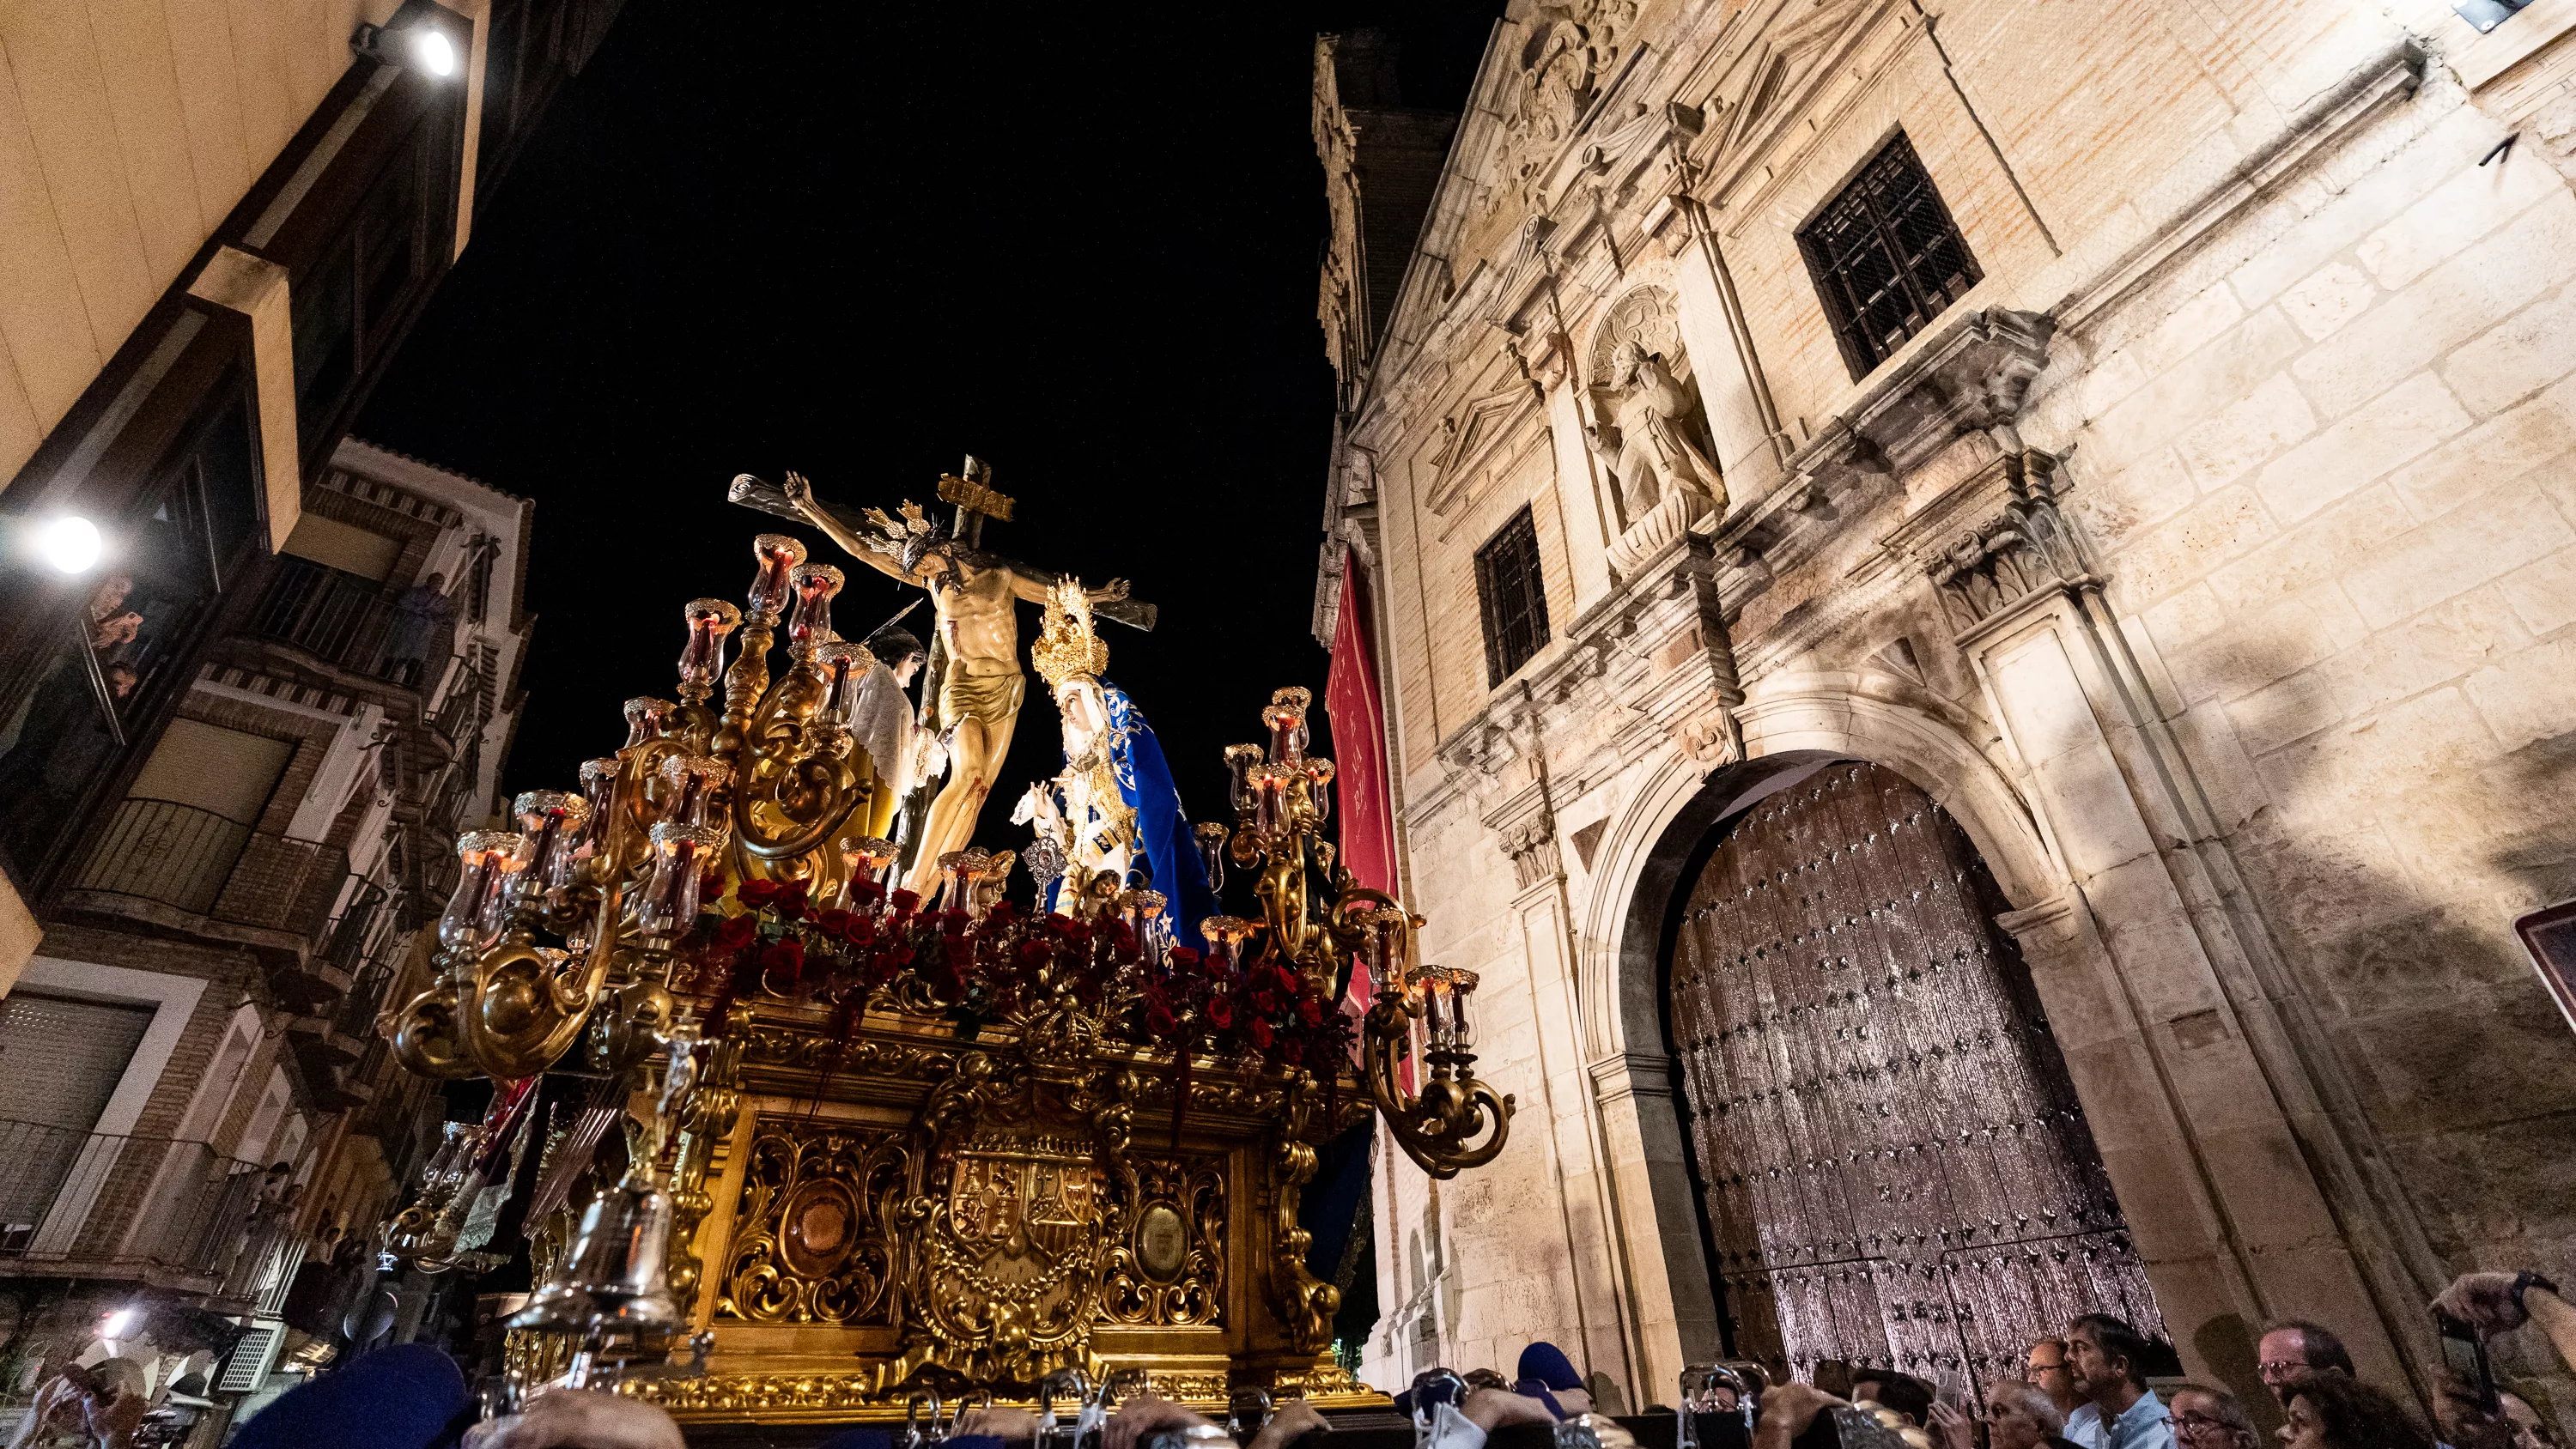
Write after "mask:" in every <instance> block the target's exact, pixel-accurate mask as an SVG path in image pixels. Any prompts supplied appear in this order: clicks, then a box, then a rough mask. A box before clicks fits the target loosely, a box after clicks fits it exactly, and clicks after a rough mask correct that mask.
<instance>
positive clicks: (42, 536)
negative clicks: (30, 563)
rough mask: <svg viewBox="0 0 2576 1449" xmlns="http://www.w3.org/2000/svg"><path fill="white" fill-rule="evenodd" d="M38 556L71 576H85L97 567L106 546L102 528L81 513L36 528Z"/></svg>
mask: <svg viewBox="0 0 2576 1449" xmlns="http://www.w3.org/2000/svg"><path fill="white" fill-rule="evenodd" d="M35 542H36V557H38V558H40V559H43V560H44V561H45V562H46V563H47V564H49V565H51V566H52V567H53V568H55V569H56V570H58V571H60V572H62V573H67V574H85V573H88V572H89V571H90V569H91V568H93V567H94V566H96V565H97V563H98V556H99V554H100V553H101V552H102V551H104V549H105V547H106V545H105V544H104V543H102V542H101V541H100V539H99V536H98V525H97V524H95V523H92V522H90V521H89V520H88V519H86V518H83V517H81V516H80V515H79V514H77V513H67V514H64V515H63V516H62V517H60V518H56V519H52V520H50V521H48V522H45V523H40V524H38V525H36V538H35Z"/></svg>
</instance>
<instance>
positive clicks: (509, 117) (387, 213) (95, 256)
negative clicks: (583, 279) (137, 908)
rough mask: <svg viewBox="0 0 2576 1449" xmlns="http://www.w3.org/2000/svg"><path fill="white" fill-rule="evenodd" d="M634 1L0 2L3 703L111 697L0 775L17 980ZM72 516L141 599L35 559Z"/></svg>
mask: <svg viewBox="0 0 2576 1449" xmlns="http://www.w3.org/2000/svg"><path fill="white" fill-rule="evenodd" d="M616 13H617V3H616V0H463V3H459V4H457V5H454V6H442V5H437V4H432V3H429V0H401V3H399V4H395V3H389V0H370V3H364V4H361V3H356V0H337V3H332V4H327V5H318V6H316V5H301V4H287V3H283V0H255V3H248V4H244V5H237V6H227V7H223V8H220V9H195V10H189V9H182V10H169V9H167V8H166V7H162V6H156V5H144V4H122V3H119V4H112V5H109V6H107V7H105V8H103V9H102V8H100V7H95V6H92V7H83V6H78V5H61V4H40V5H33V6H24V7H19V8H16V9H13V10H12V11H11V12H10V13H9V14H8V15H7V16H6V17H0V194H5V195H6V197H7V202H6V204H5V205H0V299H5V300H0V717H6V718H14V717H17V716H19V715H21V714H23V712H24V710H25V709H26V708H27V706H28V702H29V700H30V699H31V698H32V697H33V696H35V695H36V694H37V693H39V692H41V691H43V690H44V689H46V688H47V686H48V685H49V684H50V683H55V682H58V681H59V680H60V679H61V678H62V676H63V674H64V673H65V671H67V670H74V671H79V670H88V671H91V672H92V673H93V675H94V677H93V679H92V689H93V692H94V693H95V694H96V695H97V696H98V698H99V699H100V700H102V701H105V702H107V703H108V705H110V706H112V707H109V708H106V709H105V710H104V713H105V714H107V715H110V716H112V718H110V719H106V720H103V721H102V728H101V730H100V731H98V732H95V733H83V734H82V735H81V736H79V737H78V738H76V739H74V740H72V741H70V742H69V743H68V744H67V745H66V746H65V748H64V749H63V750H62V751H61V752H60V753H59V755H58V757H57V758H56V760H55V761H54V762H53V766H52V768H51V769H50V770H49V772H48V776H49V778H48V780H47V784H46V789H45V790H44V791H43V793H42V796H41V805H40V808H26V807H25V806H24V805H23V804H22V802H21V801H18V800H12V799H7V798H0V825H6V826H8V831H7V833H8V836H9V839H8V840H7V842H6V848H5V849H0V992H5V991H6V990H7V989H8V984H9V982H10V981H12V980H13V979H14V978H15V976H16V973H17V971H18V970H19V968H20V966H21V965H22V964H23V963H24V962H26V961H27V960H28V959H29V958H30V957H31V956H32V955H33V954H34V952H35V950H36V941H37V937H38V936H39V934H41V932H42V931H43V929H44V927H45V925H46V923H48V922H49V921H50V920H51V919H52V918H53V914H54V910H55V906H56V903H57V901H58V900H59V898H60V896H61V894H62V893H63V892H64V891H65V890H66V889H68V888H69V887H68V877H69V874H70V873H71V872H73V871H75V870H76V869H77V868H78V863H79V862H81V861H83V860H85V859H87V858H88V856H89V853H90V850H91V848H92V846H93V845H94V844H95V842H96V838H97V832H98V831H100V830H103V829H106V828H109V822H108V820H107V816H108V815H109V814H111V813H112V812H111V810H110V809H109V807H111V806H113V804H114V802H115V801H117V800H118V799H120V798H121V797H122V796H123V795H124V794H125V792H126V789H127V786H128V784H129V782H130V780H131V778H132V776H133V772H134V771H136V770H138V769H140V768H142V765H143V762H144V760H145V759H146V758H147V757H148V756H149V755H150V753H151V751H152V749H153V747H154V745H155V742H156V741H157V740H158V738H159V735H160V732H161V729H162V728H163V726H164V725H165V724H166V723H167V721H168V720H170V719H171V718H172V717H173V716H174V715H175V714H176V712H177V710H178V707H179V704H180V701H181V700H182V699H183V698H185V697H186V696H187V694H188V693H189V691H190V690H191V689H192V688H193V681H194V680H195V679H196V678H197V677H198V674H199V666H200V665H201V664H202V662H203V660H204V658H205V656H206V653H207V651H208V650H210V649H212V648H213V647H215V644H216V641H218V640H219V639H221V638H223V637H225V636H226V635H227V634H229V633H231V632H234V631H235V630H236V629H237V627H238V626H239V625H240V622H241V619H240V612H241V611H242V610H245V609H247V608H249V607H250V604H251V601H252V599H253V598H254V596H256V595H257V594H258V593H259V592H260V591H261V590H262V589H263V588H264V587H265V583H264V579H265V577H266V575H267V572H268V571H269V570H270V568H271V567H272V556H273V555H274V554H275V553H276V552H277V551H278V550H279V549H280V548H282V547H283V546H284V545H285V542H286V540H287V539H288V538H289V537H290V536H291V535H292V534H293V533H294V531H295V529H296V525H297V521H298V518H299V515H300V510H301V507H302V500H303V498H304V497H305V496H306V493H307V492H308V491H309V489H310V488H311V487H312V486H313V485H315V484H317V483H319V482H321V481H322V480H323V478H324V477H325V476H326V473H327V471H328V470H329V468H330V466H331V463H332V459H333V457H334V454H335V450H336V449H337V447H338V445H339V443H340V440H341V439H342V438H343V437H344V436H345V435H346V434H347V432H348V429H349V426H350V423H351V421H352V420H353V419H354V418H355V417H356V415H357V412H358V410H359V408H360V406H361V405H362V404H363V403H364V402H365V400H366V397H367V394H368V392H369V391H370V389H372V388H373V386H374V385H375V383H376V381H377V380H378V379H379V378H381V377H382V376H383V375H384V373H385V371H386V369H387V367H388V365H389V364H390V362H391V360H392V358H393V356H394V353H395V351H396V350H397V349H398V348H399V347H400V345H401V342H402V339H403V337H404V336H405V334H406V333H407V331H408V330H409V328H410V327H411V325H412V323H413V322H414V320H415V319H417V318H418V316H419V315H420V312H421V309H422V308H423V307H424V306H425V305H426V304H427V302H428V299H429V296H430V294H431V293H432V292H433V291H434V290H435V289H436V287H437V285H438V282H439V281H440V279H441V278H443V277H444V276H445V275H446V272H447V269H448V268H449V267H450V266H451V265H452V264H453V263H454V262H455V260H456V258H457V256H458V255H459V254H460V253H461V252H462V251H463V250H464V248H465V246H466V244H467V242H468V240H469V239H470V238H471V236H472V232H473V221H474V214H475V208H476V206H477V205H478V203H482V202H487V201H488V200H489V198H490V196H491V194H492V191H493V188H494V187H495V186H497V185H498V184H499V183H500V181H501V179H502V177H503V176H504V174H505V173H506V170H507V168H508V164H509V162H510V161H511V160H512V159H513V158H514V157H515V156H516V155H517V154H518V152H519V150H520V148H521V147H522V146H523V145H524V144H525V143H526V140H527V137H528V136H529V134H530V133H531V132H532V131H533V130H534V129H535V127H536V125H537V123H538V121H539V119H540V118H541V117H542V115H543V114H544V112H545V109H546V107H547V105H548V104H549V103H550V102H551V100H552V99H553V98H554V96H555V95H556V94H557V93H559V91H560V90H561V88H562V86H563V84H564V82H565V81H566V80H567V79H568V78H569V77H570V76H572V75H573V74H574V73H576V72H577V71H579V70H580V69H581V67H582V66H583V64H584V63H585V62H586V61H587V60H588V59H589V57H590V55H591V54H592V52H593V51H594V50H595V49H596V48H597V47H598V45H599V43H600V41H601V39H602V38H603V36H604V35H605V33H606V30H607V28H608V26H609V24H610V23H611V22H612V21H613V20H614V18H615V16H616ZM362 22H368V23H373V24H377V25H380V26H381V29H380V30H379V29H374V28H369V27H367V26H362ZM433 38H434V41H435V43H434V44H432V43H431V41H432V39H433ZM66 518H76V519H79V520H81V521H82V522H84V523H86V524H87V525H88V526H89V527H90V528H92V529H94V530H95V535H96V536H97V537H98V539H99V540H100V541H101V543H102V545H103V547H104V550H105V556H104V558H103V560H102V562H101V563H100V565H99V568H101V569H105V570H111V571H115V572H118V573H120V574H121V575H122V576H124V577H125V578H126V579H128V580H129V582H128V583H127V584H126V585H124V591H123V593H122V594H121V595H119V596H118V597H115V598H113V599H111V598H110V597H109V596H108V595H107V594H106V593H103V592H101V591H99V590H98V588H97V587H96V585H97V579H98V576H97V574H96V573H94V572H93V573H85V574H81V575H77V576H71V575H65V574H63V573H61V572H58V571H56V570H54V569H53V568H51V567H50V566H49V565H47V564H46V563H45V562H44V560H43V557H42V550H41V549H40V548H38V547H37V542H38V540H39V539H40V538H41V537H43V536H44V535H45V533H46V530H48V529H49V528H51V527H52V526H54V525H56V524H59V523H60V522H62V520H64V519H66ZM127 615H131V616H132V618H131V620H127V619H126V618H125V616H127ZM85 653H86V654H88V655H90V656H92V657H93V658H96V659H97V660H98V663H97V664H95V665H93V664H89V663H85V662H84V661H83V657H82V656H83V655H84V654H85ZM111 653H112V654H113V656H114V657H112V658H110V657H108V656H109V655H110V654H111ZM116 665H122V666H124V667H123V668H115V667H113V666H116ZM13 742H14V741H13Z"/></svg>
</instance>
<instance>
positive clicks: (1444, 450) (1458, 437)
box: [1426, 377, 1539, 518]
mask: <svg viewBox="0 0 2576 1449" xmlns="http://www.w3.org/2000/svg"><path fill="white" fill-rule="evenodd" d="M1538 405H1539V402H1538V396H1537V393H1536V391H1535V389H1533V388H1532V387H1531V386H1530V385H1529V383H1528V382H1527V381H1525V380H1523V379H1521V378H1517V377H1516V378H1513V379H1512V380H1511V381H1509V382H1507V383H1505V384H1504V385H1503V386H1502V387H1499V388H1497V389H1495V390H1494V391H1492V392H1489V393H1487V394H1485V395H1484V396H1483V397H1480V398H1475V399H1473V400H1471V401H1469V402H1468V403H1466V404H1465V405H1464V406H1462V407H1460V408H1459V409H1458V411H1456V412H1454V413H1451V414H1450V415H1449V416H1447V417H1445V418H1442V419H1441V420H1440V427H1441V431H1442V432H1443V433H1445V434H1446V435H1447V437H1446V438H1445V440H1444V441H1443V442H1442V443H1441V445H1440V450H1439V451H1438V452H1436V453H1433V454H1432V455H1431V467H1432V469H1433V473H1434V476H1433V479H1432V483H1431V491H1430V496H1429V498H1428V499H1427V500H1426V501H1427V502H1428V503H1429V505H1430V508H1431V511H1432V513H1434V514H1435V515H1437V516H1439V517H1441V518H1447V517H1448V516H1449V515H1450V514H1451V513H1453V512H1455V511H1456V510H1457V507H1458V505H1459V504H1460V503H1461V502H1463V501H1464V500H1465V499H1466V498H1467V496H1468V495H1469V494H1470V493H1472V492H1474V491H1475V490H1474V486H1473V485H1474V484H1475V483H1477V482H1478V481H1480V480H1482V479H1483V478H1485V477H1486V476H1487V475H1488V474H1490V473H1491V472H1492V470H1493V468H1494V467H1495V465H1496V464H1498V463H1499V462H1501V461H1502V460H1503V459H1505V458H1507V457H1509V456H1510V450H1509V449H1507V448H1506V447H1505V444H1506V443H1507V442H1508V441H1509V440H1511V439H1513V438H1515V437H1518V436H1519V435H1520V433H1521V431H1522V426H1521V425H1522V424H1523V422H1524V421H1526V420H1527V419H1528V418H1529V416H1530V415H1531V414H1533V413H1535V412H1536V411H1537V410H1538Z"/></svg>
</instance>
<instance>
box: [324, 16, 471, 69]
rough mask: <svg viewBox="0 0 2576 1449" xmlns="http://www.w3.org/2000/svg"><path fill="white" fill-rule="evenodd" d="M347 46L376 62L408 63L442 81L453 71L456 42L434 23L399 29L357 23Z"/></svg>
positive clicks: (389, 63) (455, 58) (455, 60)
mask: <svg viewBox="0 0 2576 1449" xmlns="http://www.w3.org/2000/svg"><path fill="white" fill-rule="evenodd" d="M349 49H351V50H352V51H355V52H356V53H358V54H359V55H362V56H364V57H366V58H367V59H369V60H372V61H375V62H378V63H379V64H383V65H407V66H409V67H411V68H412V69H413V70H416V71H419V72H420V73H422V74H423V75H429V76H436V77H438V78H440V79H442V80H443V79H445V78H446V77H448V76H452V75H454V74H456V62H457V55H456V42H455V41H453V40H450V39H448V38H447V32H446V31H444V30H441V29H439V28H438V27H437V26H435V25H429V24H420V23H415V24H412V25H407V26H405V27H403V28H402V29H400V30H390V29H387V28H386V27H384V26H382V25H360V26H359V27H358V29H357V33H356V34H354V35H351V36H350V37H349Z"/></svg>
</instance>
